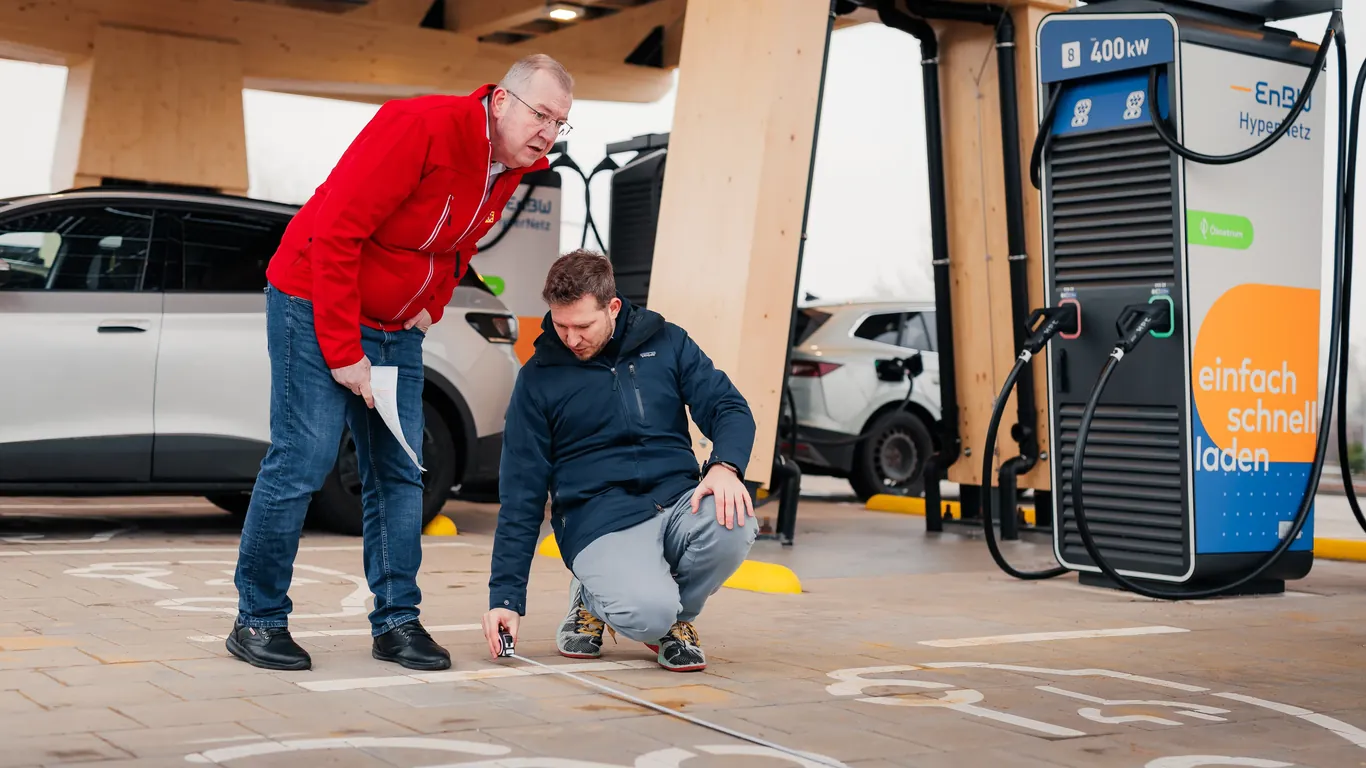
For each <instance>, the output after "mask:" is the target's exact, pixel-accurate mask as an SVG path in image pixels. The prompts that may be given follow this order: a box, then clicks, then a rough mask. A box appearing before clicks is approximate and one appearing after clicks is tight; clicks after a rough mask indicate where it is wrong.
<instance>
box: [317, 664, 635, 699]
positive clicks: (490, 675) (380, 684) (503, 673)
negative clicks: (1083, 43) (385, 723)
mask: <svg viewBox="0 0 1366 768" xmlns="http://www.w3.org/2000/svg"><path fill="white" fill-rule="evenodd" d="M557 666H558V667H563V668H564V669H567V670H571V671H573V672H618V671H622V670H627V669H656V668H658V667H659V663H658V662H655V661H646V660H644V659H638V660H632V661H589V662H582V663H576V664H562V665H557ZM552 672H553V670H551V669H546V668H543V667H488V668H485V669H467V670H462V671H459V672H456V671H450V670H448V671H445V672H422V673H418V674H412V675H385V676H383V677H353V678H342V679H338V680H318V681H314V682H296V683H295V684H296V685H298V686H299V687H300V688H303V689H304V690H308V691H315V692H321V691H357V690H362V689H368V688H392V687H394V686H399V685H422V684H424V683H467V682H471V681H474V680H493V679H497V678H502V677H526V676H529V675H548V674H551V673H552Z"/></svg>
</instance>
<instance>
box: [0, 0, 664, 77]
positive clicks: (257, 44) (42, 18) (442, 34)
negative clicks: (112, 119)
mask: <svg viewBox="0 0 1366 768" xmlns="http://www.w3.org/2000/svg"><path fill="white" fill-rule="evenodd" d="M682 5H683V3H682V0H661V2H658V3H654V4H651V5H646V6H642V7H640V8H633V9H627V10H624V11H622V12H621V13H618V14H616V15H614V16H611V17H608V18H605V19H599V20H596V21H593V22H589V23H587V24H583V25H580V26H577V27H575V28H573V29H566V30H564V31H562V32H558V33H556V34H555V35H551V36H548V37H546V38H544V39H541V40H538V41H529V43H528V44H521V45H511V46H505V45H496V44H491V43H479V42H477V41H475V40H473V39H471V38H469V37H466V36H463V35H457V34H454V33H451V32H448V31H444V30H434V29H424V28H421V27H416V26H402V25H397V24H388V23H384V22H380V21H375V20H371V19H366V18H362V17H357V16H354V15H352V14H329V13H320V12H316V11H307V10H300V9H297V8H291V7H286V6H280V5H271V4H265V3H246V2H238V1H236V0H26V2H23V3H0V41H6V42H7V43H8V45H5V44H3V43H0V46H3V47H0V54H3V55H7V56H14V57H19V58H23V59H24V60H35V59H38V58H39V57H41V59H42V60H43V61H45V63H54V62H60V63H63V64H67V65H70V64H72V63H76V62H79V61H81V60H82V59H84V58H85V57H87V56H89V55H90V53H91V50H92V48H93V46H94V39H95V30H96V28H97V27H98V26H99V25H100V24H104V25H108V26H117V27H125V28H134V29H144V30H149V31H158V32H163V33H167V34H173V35H181V36H185V37H196V38H202V39H209V40H220V41H230V42H235V43H238V44H240V45H241V49H242V55H243V66H244V73H243V74H244V75H245V76H246V77H247V78H251V79H253V80H254V81H255V82H258V83H267V84H268V83H272V82H284V83H291V84H297V83H300V82H318V83H323V84H327V83H338V82H342V83H356V84H359V85H362V86H366V87H379V88H381V89H390V90H388V91H384V93H388V94H392V96H391V97H393V96H401V95H411V94H414V93H465V92H468V91H471V90H473V89H475V88H477V87H478V86H480V85H482V84H484V83H488V82H496V81H497V80H498V79H499V78H500V77H502V75H503V73H504V72H506V71H507V68H508V67H509V66H510V65H511V64H512V62H514V61H516V60H517V58H519V57H520V56H523V55H525V54H527V53H532V52H535V51H544V52H546V53H549V54H551V55H553V56H556V58H558V59H560V61H561V62H562V63H563V64H564V65H565V66H566V67H567V68H569V70H570V72H571V73H572V74H573V75H574V78H575V81H576V87H575V94H574V95H575V97H577V98H579V99H593V100H599V99H601V100H608V101H655V100H657V99H659V98H660V97H662V96H663V95H664V94H665V93H667V92H668V90H669V88H671V87H672V85H673V78H672V74H671V73H670V72H669V71H667V70H663V69H657V68H654V67H638V66H632V65H629V64H625V63H624V58H625V55H626V53H629V52H630V50H631V49H633V48H634V47H635V45H637V44H638V43H639V41H640V39H642V38H643V36H644V34H645V33H647V32H648V31H649V29H651V28H652V27H653V26H654V25H655V24H659V23H667V22H669V21H672V20H673V19H676V18H677V17H678V16H680V15H681V10H680V9H681V8H682ZM670 9H672V11H670ZM671 13H672V15H670V14H671ZM303 90H305V91H307V90H308V89H306V88H305V89H303ZM366 95H369V96H373V95H374V94H373V93H368V92H367V94H366Z"/></svg>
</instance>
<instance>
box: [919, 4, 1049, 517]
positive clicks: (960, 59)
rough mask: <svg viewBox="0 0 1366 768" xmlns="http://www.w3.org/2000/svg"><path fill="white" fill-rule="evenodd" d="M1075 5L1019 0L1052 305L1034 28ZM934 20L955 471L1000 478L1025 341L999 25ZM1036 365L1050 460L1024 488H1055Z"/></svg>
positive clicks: (1036, 302) (1019, 50) (1028, 215)
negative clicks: (986, 468)
mask: <svg viewBox="0 0 1366 768" xmlns="http://www.w3.org/2000/svg"><path fill="white" fill-rule="evenodd" d="M1070 5H1071V3H1070V2H1060V1H1059V0H1022V1H1021V2H1017V3H1013V4H1012V5H1011V20H1012V21H1013V22H1014V23H1015V51H1016V53H1015V67H1016V83H1017V94H1016V95H1017V102H1018V108H1019V125H1020V136H1019V139H1020V141H1019V144H1020V161H1021V169H1020V175H1021V179H1023V183H1024V187H1023V190H1022V191H1023V200H1024V224H1025V252H1026V255H1027V259H1026V262H1025V263H1026V265H1027V270H1028V272H1029V286H1030V288H1029V294H1030V295H1029V306H1030V307H1041V306H1044V302H1045V300H1044V296H1043V254H1042V225H1041V223H1040V219H1039V216H1040V205H1041V200H1040V197H1039V192H1038V190H1036V189H1034V187H1033V186H1032V185H1031V184H1030V183H1029V158H1030V154H1031V152H1032V150H1033V146H1034V136H1035V134H1036V133H1037V130H1038V110H1039V106H1038V104H1037V103H1036V101H1037V99H1036V97H1035V89H1034V58H1033V57H1034V32H1035V29H1036V28H1037V27H1038V23H1039V21H1040V20H1042V18H1043V17H1044V16H1045V15H1046V14H1048V13H1050V12H1053V11H1058V10H1063V9H1065V8H1067V7H1070ZM931 24H932V25H933V26H934V28H935V32H936V33H937V35H938V37H939V67H940V78H941V87H940V94H941V98H942V100H943V101H942V113H943V131H944V152H945V186H946V187H947V193H948V205H947V209H948V210H947V215H948V228H949V254H950V266H949V270H950V278H951V283H952V291H953V307H954V316H953V318H952V320H953V329H954V346H955V351H956V357H957V371H956V373H957V376H956V378H957V380H958V393H957V394H958V403H959V414H958V417H959V433H960V434H961V435H962V438H963V446H964V448H965V449H966V450H965V451H964V452H963V454H962V455H961V456H960V458H959V460H958V462H957V463H955V464H954V465H953V466H952V467H951V468H950V469H949V471H948V475H947V476H948V479H949V480H951V481H953V482H957V483H964V484H971V485H981V484H988V485H995V482H996V470H999V469H1000V466H1001V463H1002V462H1003V461H1005V460H1007V459H1010V458H1011V457H1013V456H1016V455H1018V453H1019V450H1018V449H1019V446H1018V445H1017V444H1016V443H1015V441H1014V440H1012V439H1011V438H1010V431H1011V427H1013V426H1014V425H1015V423H1016V421H1017V419H1016V405H1015V395H1014V394H1013V393H1012V395H1011V397H1010V400H1009V401H1008V402H1007V404H1006V409H1005V412H1004V414H1003V416H1002V419H1001V424H1000V429H999V436H1000V437H999V439H998V441H997V445H996V449H997V453H996V455H995V456H994V458H993V467H994V469H993V473H992V477H991V478H987V479H985V480H984V479H983V478H982V476H981V474H982V451H984V450H986V429H987V424H988V422H989V420H990V418H991V409H992V405H993V403H994V402H995V398H996V396H997V394H998V393H999V391H1000V388H1001V384H1002V382H1003V381H1004V380H1005V377H1006V374H1007V373H1008V372H1009V371H1010V368H1011V366H1012V365H1013V364H1014V362H1015V357H1016V355H1017V354H1018V353H1019V350H1017V349H1016V348H1015V339H1014V330H1013V329H1014V324H1013V318H1012V315H1011V302H1010V266H1009V264H1010V263H1009V260H1008V259H1007V257H1008V256H1009V248H1008V247H1007V246H1008V243H1007V238H1006V229H1005V177H1004V167H1003V162H1002V157H1003V156H1002V151H1001V113H1000V100H999V90H998V88H997V83H998V80H997V63H996V52H995V38H994V30H993V29H992V28H991V27H988V26H985V25H981V24H972V23H967V22H940V21H932V22H931ZM1032 368H1033V378H1034V391H1035V403H1036V408H1037V417H1036V422H1037V424H1038V426H1039V438H1038V441H1039V450H1040V451H1041V452H1042V453H1044V454H1046V455H1047V456H1048V457H1049V458H1048V459H1043V460H1040V461H1039V462H1038V463H1037V464H1035V466H1034V469H1033V470H1031V471H1030V472H1029V473H1028V474H1025V475H1021V476H1020V477H1019V487H1020V488H1034V489H1038V490H1048V489H1049V488H1050V487H1051V479H1050V472H1051V466H1052V464H1051V463H1050V462H1051V459H1052V450H1051V446H1050V445H1049V442H1048V429H1047V425H1048V388H1047V380H1046V375H1045V369H1044V365H1043V364H1042V358H1036V362H1035V364H1034V365H1033V366H1032ZM945 416H946V417H952V415H951V414H945ZM969 451H970V452H969Z"/></svg>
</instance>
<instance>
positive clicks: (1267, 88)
mask: <svg viewBox="0 0 1366 768" xmlns="http://www.w3.org/2000/svg"><path fill="white" fill-rule="evenodd" d="M1233 90H1235V91H1243V92H1244V93H1250V94H1252V97H1253V98H1254V99H1256V100H1257V103H1258V104H1265V105H1266V106H1268V107H1281V108H1282V109H1290V108H1291V107H1293V106H1295V100H1296V99H1298V98H1299V97H1300V89H1299V88H1296V87H1295V86H1293V85H1280V86H1276V85H1272V84H1271V83H1268V82H1267V81H1265V80H1261V81H1259V82H1258V83H1257V84H1256V85H1255V86H1253V87H1252V88H1248V87H1246V86H1240V85H1235V86H1233ZM1313 106H1314V96H1313V94H1310V96H1309V98H1307V99H1305V100H1304V111H1305V112H1308V111H1310V108H1311V107H1313Z"/></svg>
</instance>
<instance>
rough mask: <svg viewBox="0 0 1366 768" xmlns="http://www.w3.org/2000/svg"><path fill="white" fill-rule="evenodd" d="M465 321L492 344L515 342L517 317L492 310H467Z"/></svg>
mask: <svg viewBox="0 0 1366 768" xmlns="http://www.w3.org/2000/svg"><path fill="white" fill-rule="evenodd" d="M465 321H466V322H468V323H469V324H470V327H471V328H473V329H474V330H476V331H478V332H479V335H480V336H483V337H484V338H485V339H487V340H488V341H489V342H490V343H492V344H515V343H516V342H517V330H518V328H517V318H516V317H514V316H513V315H504V314H496V313H493V312H467V313H465Z"/></svg>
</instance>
